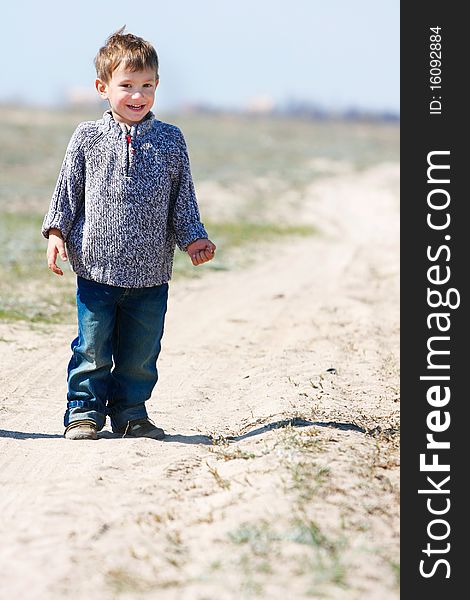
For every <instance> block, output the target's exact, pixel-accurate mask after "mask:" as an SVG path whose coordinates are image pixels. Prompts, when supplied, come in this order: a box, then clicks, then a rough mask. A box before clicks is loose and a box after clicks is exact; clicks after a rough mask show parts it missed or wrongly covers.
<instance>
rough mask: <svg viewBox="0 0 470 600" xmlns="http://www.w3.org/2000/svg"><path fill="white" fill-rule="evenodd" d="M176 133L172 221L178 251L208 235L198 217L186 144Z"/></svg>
mask: <svg viewBox="0 0 470 600" xmlns="http://www.w3.org/2000/svg"><path fill="white" fill-rule="evenodd" d="M178 133H179V138H180V139H179V146H180V153H179V156H180V160H179V165H178V169H177V177H176V180H175V182H174V184H173V189H172V196H173V216H172V219H173V229H174V232H175V238H176V243H177V244H178V247H179V249H180V250H186V248H187V247H188V246H189V244H190V243H191V242H194V241H195V240H197V239H199V238H207V237H208V235H207V232H206V230H205V229H204V225H203V224H202V223H201V219H200V215H199V208H198V205H197V200H196V193H195V191H194V184H193V180H192V176H191V168H190V164H189V156H188V151H187V148H186V142H185V140H184V137H183V134H182V133H181V132H180V131H179V130H178Z"/></svg>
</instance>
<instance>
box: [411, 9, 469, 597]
mask: <svg viewBox="0 0 470 600" xmlns="http://www.w3.org/2000/svg"><path fill="white" fill-rule="evenodd" d="M463 7H464V4H461V5H460V7H459V6H458V4H457V3H456V2H448V3H444V2H442V1H440V2H436V1H434V0H431V1H428V2H425V3H419V4H418V3H408V4H407V5H405V3H402V4H401V57H400V64H401V379H402V413H401V431H402V445H401V462H402V467H401V487H402V496H401V498H402V500H401V515H402V522H401V573H402V583H401V590H402V594H401V597H402V598H404V599H405V600H407V599H408V598H410V599H415V598H425V599H426V600H433V599H434V598H436V599H437V598H439V599H442V598H446V599H453V598H461V597H466V596H467V595H468V592H467V591H466V586H465V583H466V575H467V573H469V574H470V567H467V566H466V565H464V561H465V560H466V558H467V555H468V551H467V549H466V545H465V542H466V537H467V532H468V530H469V526H468V521H467V519H466V514H465V513H466V506H467V504H469V502H468V500H467V495H466V487H467V486H466V483H467V475H466V474H467V472H468V471H470V469H469V468H468V467H467V465H466V464H465V463H466V462H467V461H466V458H467V455H468V448H467V442H466V438H467V435H468V433H467V430H468V429H469V427H470V420H469V418H468V417H469V415H468V413H469V408H468V407H469V404H470V400H469V398H468V393H466V386H465V379H466V375H467V372H469V371H470V364H468V365H467V363H469V361H468V360H467V356H468V355H469V350H468V348H467V342H466V336H467V332H468V331H469V329H470V328H469V327H468V325H467V323H466V315H465V306H466V299H467V297H468V279H469V271H470V269H468V268H466V263H467V257H469V258H470V250H469V248H468V245H467V243H466V242H467V240H469V241H470V230H468V227H467V222H466V215H465V212H468V211H465V205H466V204H467V198H468V196H469V194H468V192H467V191H466V189H465V187H466V186H465V183H466V177H467V172H469V171H470V168H469V167H468V166H467V164H466V163H467V157H468V156H469V153H468V150H467V148H466V147H465V146H466V144H465V142H464V140H465V137H466V136H467V135H469V134H470V131H468V130H469V129H470V128H469V127H468V114H467V113H468V109H467V106H466V103H467V102H466V98H465V92H464V89H465V87H467V85H466V81H467V79H468V71H469V69H468V66H467V64H466V63H467V61H466V60H464V56H465V55H467V56H469V55H470V52H469V49H468V48H467V40H468V39H469V38H470V35H469V30H468V24H466V22H465V19H464V16H463ZM436 27H440V29H439V31H438V33H436V32H433V31H431V28H436ZM432 35H435V36H439V37H434V38H431V36H432ZM432 43H439V47H438V46H431V44H432ZM460 50H461V51H462V52H461V53H460ZM433 51H434V52H439V53H440V57H439V54H431V52H433ZM431 60H435V61H440V64H439V62H433V63H432V64H431ZM431 69H434V70H433V71H432V72H431ZM431 76H434V77H441V81H440V85H441V88H438V87H437V85H438V82H439V80H438V79H434V80H433V83H434V84H435V86H436V87H435V89H434V90H432V89H431V88H430V86H431V84H432V83H431V81H430V77H431ZM431 102H434V103H433V104H431ZM445 167H449V168H448V169H447V168H445ZM446 301H448V302H447V303H448V305H449V306H445V302H446ZM457 304H459V306H457ZM432 315H435V316H432ZM440 352H442V353H440ZM429 435H431V436H432V437H431V438H428V437H427V436H429ZM447 443H448V444H449V446H450V447H449V448H447V447H446V444H447ZM427 445H429V447H427ZM420 455H424V456H423V458H422V461H423V462H422V465H421V468H420ZM433 461H435V463H436V465H435V466H434V467H433V466H432V463H433ZM446 465H448V467H449V470H448V471H446V470H445V469H446ZM431 469H435V470H431ZM428 478H429V479H428ZM447 478H449V479H447ZM418 490H422V493H419V492H418Z"/></svg>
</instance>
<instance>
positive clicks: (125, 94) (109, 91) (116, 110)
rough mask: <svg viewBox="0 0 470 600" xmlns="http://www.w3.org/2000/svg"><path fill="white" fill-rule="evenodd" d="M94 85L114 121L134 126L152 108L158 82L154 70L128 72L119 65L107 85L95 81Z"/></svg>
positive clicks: (98, 80)
mask: <svg viewBox="0 0 470 600" xmlns="http://www.w3.org/2000/svg"><path fill="white" fill-rule="evenodd" d="M95 85H96V89H97V91H98V93H99V95H100V96H101V97H102V98H103V99H105V100H108V102H109V104H110V107H111V111H112V113H113V117H114V119H115V120H116V121H119V122H120V123H127V125H134V124H135V123H138V122H139V121H142V119H143V118H144V117H145V115H147V114H148V112H149V111H150V109H151V108H152V106H153V103H154V101H155V90H156V89H157V85H158V80H157V78H156V73H155V70H154V69H144V70H141V71H130V70H129V69H128V68H126V65H125V63H121V64H120V65H119V66H118V67H117V69H115V70H114V71H113V74H112V76H111V79H110V80H109V82H108V83H105V82H104V81H101V79H97V80H96V82H95Z"/></svg>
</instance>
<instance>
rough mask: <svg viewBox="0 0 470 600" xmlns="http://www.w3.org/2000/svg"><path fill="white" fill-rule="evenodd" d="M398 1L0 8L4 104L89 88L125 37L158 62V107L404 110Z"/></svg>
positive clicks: (51, 1)
mask: <svg viewBox="0 0 470 600" xmlns="http://www.w3.org/2000/svg"><path fill="white" fill-rule="evenodd" d="M399 5H400V3H399V0H355V1H354V2H353V1H351V0H328V1H325V0H285V1H281V0H251V1H250V0H235V1H234V0H231V1H225V0H194V1H191V0H165V1H161V0H141V1H139V2H135V1H134V2H131V1H130V0H128V1H126V2H124V1H121V0H116V1H114V2H107V1H99V0H94V1H92V0H77V1H76V2H74V3H72V2H63V1H62V2H59V1H58V0H43V1H41V2H37V1H32V0H26V1H21V0H17V1H16V2H15V1H13V2H7V3H4V6H3V7H2V22H3V28H2V29H3V30H2V39H1V55H2V59H3V60H2V62H3V64H2V71H3V75H4V79H3V81H4V85H2V89H1V90H0V101H8V102H13V103H14V102H22V103H26V104H28V103H34V104H52V105H54V104H58V103H61V102H62V101H63V100H64V98H65V97H66V96H67V94H68V93H69V91H70V90H71V89H73V88H78V89H79V90H93V84H94V78H95V72H94V67H93V58H94V56H95V54H96V52H97V50H98V48H99V47H100V46H101V45H103V43H104V41H105V39H106V38H107V36H108V35H109V34H110V33H112V32H113V31H115V30H117V29H119V28H120V27H121V26H122V25H127V30H128V31H130V32H132V33H135V34H137V35H140V36H142V37H144V38H146V39H148V40H149V41H151V42H152V43H153V44H154V46H155V48H156V49H157V52H158V55H159V58H160V86H159V89H158V91H157V104H159V106H160V107H161V108H162V109H164V110H167V109H171V108H178V107H179V106H181V105H184V104H188V103H200V102H202V103H206V104H207V103H209V104H212V105H214V106H222V107H227V108H230V107H235V108H239V107H246V106H247V105H248V104H250V103H251V102H252V101H253V99H256V98H260V97H266V98H270V99H271V100H272V101H273V102H276V103H284V102H286V101H289V100H296V101H313V102H317V103H319V104H320V105H321V106H323V107H325V108H329V109H343V108H347V107H356V108H363V109H370V110H392V111H398V110H399Z"/></svg>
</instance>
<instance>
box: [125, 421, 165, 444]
mask: <svg viewBox="0 0 470 600" xmlns="http://www.w3.org/2000/svg"><path fill="white" fill-rule="evenodd" d="M117 433H122V434H123V435H122V437H147V438H152V439H153V440H162V439H163V438H164V437H165V432H164V431H163V429H160V427H157V426H156V425H154V424H153V423H152V421H150V419H135V420H134V421H128V422H127V425H125V426H124V427H122V428H121V429H118V430H117Z"/></svg>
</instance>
